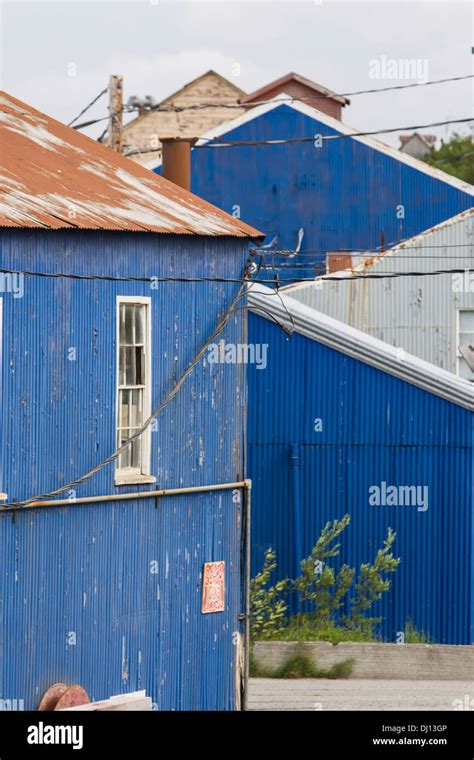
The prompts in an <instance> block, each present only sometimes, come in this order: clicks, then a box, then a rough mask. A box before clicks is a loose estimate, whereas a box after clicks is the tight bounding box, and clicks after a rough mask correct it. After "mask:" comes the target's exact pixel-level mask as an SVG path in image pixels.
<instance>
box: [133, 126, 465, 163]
mask: <svg viewBox="0 0 474 760" xmlns="http://www.w3.org/2000/svg"><path fill="white" fill-rule="evenodd" d="M473 120H474V117H473V116H467V117H464V118H462V119H450V120H448V121H436V122H432V123H431V124H416V125H415V126H410V127H388V128H387V129H373V130H371V131H370V132H348V133H347V134H341V133H338V134H335V135H317V136H316V135H312V136H311V137H283V138H276V139H272V140H225V141H224V140H223V141H222V142H213V140H214V138H207V137H199V138H197V139H198V140H207V142H204V143H202V144H201V145H193V147H192V150H198V149H202V148H237V147H241V146H247V147H254V146H262V145H287V144H291V143H306V142H315V141H316V140H317V139H321V140H341V139H342V138H347V137H370V136H371V135H384V134H388V133H390V132H402V131H406V130H416V129H427V128H429V127H442V126H445V125H446V124H465V123H466V122H470V121H473ZM342 126H344V125H342ZM161 151H162V148H147V149H146V150H144V151H143V152H145V153H161ZM137 153H140V151H139V150H129V151H127V152H126V153H124V154H123V155H124V156H126V157H128V156H134V155H136V154H137ZM427 166H430V164H427ZM433 168H436V167H433Z"/></svg>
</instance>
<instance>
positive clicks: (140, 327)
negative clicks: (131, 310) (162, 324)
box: [135, 305, 145, 343]
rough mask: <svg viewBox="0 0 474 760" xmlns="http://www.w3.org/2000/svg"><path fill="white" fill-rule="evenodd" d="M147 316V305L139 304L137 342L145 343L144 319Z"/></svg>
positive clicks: (137, 309)
mask: <svg viewBox="0 0 474 760" xmlns="http://www.w3.org/2000/svg"><path fill="white" fill-rule="evenodd" d="M144 318H145V306H142V305H140V306H137V308H136V309H135V343H144V342H145V340H144V330H143V320H144Z"/></svg>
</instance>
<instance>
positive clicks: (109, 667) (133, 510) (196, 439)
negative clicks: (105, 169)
mask: <svg viewBox="0 0 474 760" xmlns="http://www.w3.org/2000/svg"><path fill="white" fill-rule="evenodd" d="M246 250H247V246H246V244H245V242H244V241H238V240H227V241H226V240H221V241H211V240H207V241H203V240H198V239H189V238H184V237H183V238H179V237H174V238H171V237H164V236H163V237H161V236H158V235H154V236H153V237H152V236H150V235H142V234H140V233H138V234H136V233H134V234H128V233H118V234H113V233H112V234H110V233H94V232H90V233H88V232H73V233H67V232H66V233H62V232H36V231H35V232H33V233H32V232H27V231H15V232H14V231H8V232H4V233H3V234H2V266H4V267H12V268H15V269H25V268H28V269H30V270H37V271H56V272H58V271H67V272H75V273H81V274H91V273H93V274H100V275H112V276H156V277H160V276H170V275H171V276H174V275H176V276H184V277H195V276H200V275H203V276H211V277H214V276H215V277H239V276H240V275H241V271H242V267H243V265H244V262H245V260H246ZM237 288H238V284H236V283H181V284H179V283H163V284H159V285H158V286H157V289H156V290H151V289H150V287H149V284H148V283H137V282H135V283H133V282H103V281H102V282H91V281H77V280H66V279H57V280H56V279H43V278H29V277H25V293H24V297H23V298H19V299H14V298H12V296H11V295H8V294H4V295H3V346H2V404H1V414H2V418H1V436H2V438H1V447H2V449H1V450H2V457H1V459H2V462H3V475H2V482H1V483H0V490H2V491H5V492H7V493H8V497H9V500H13V499H22V498H25V497H31V496H32V495H35V494H36V493H38V492H42V491H47V490H50V489H52V488H54V487H56V486H58V485H61V484H63V483H67V482H68V481H69V480H71V479H73V478H75V477H77V476H79V475H82V474H83V473H85V472H86V471H88V470H89V469H90V468H91V467H92V466H94V465H95V464H97V462H99V461H101V460H102V459H104V458H105V457H106V456H108V455H109V454H110V453H111V452H112V451H113V450H114V448H115V424H116V421H115V394H116V388H115V383H116V368H115V329H116V328H115V320H116V296H117V295H119V294H120V295H149V296H151V299H152V307H151V308H152V353H153V367H152V384H153V392H152V395H153V398H152V406H155V405H157V403H158V401H159V400H162V399H163V398H164V397H165V396H166V394H167V393H168V392H169V390H170V389H171V387H172V386H173V385H174V383H175V382H176V380H177V379H178V378H179V377H180V375H181V374H182V372H183V371H184V369H185V368H186V367H187V366H188V364H189V362H190V361H191V359H192V358H193V357H194V355H195V353H196V352H197V350H198V349H199V348H200V347H201V345H202V343H203V342H204V341H205V339H206V338H207V337H208V336H209V335H210V334H211V333H212V331H213V330H214V328H215V326H216V324H217V322H218V321H219V319H220V317H222V315H223V314H224V312H225V310H226V308H227V306H228V305H229V303H230V301H231V300H232V298H233V296H234V294H235V292H236V290H237ZM244 322H245V317H244V312H242V311H237V312H236V313H235V316H233V317H232V318H231V320H230V322H229V323H228V325H227V326H226V328H225V330H224V333H223V335H222V337H223V338H225V339H226V340H229V341H233V342H241V341H242V334H243V329H244ZM71 346H74V347H76V349H77V360H76V361H68V359H67V352H68V349H69V348H70V347H71ZM244 399H245V373H244V368H243V366H242V365H225V366H223V365H215V364H214V365H209V364H204V363H202V362H201V363H200V364H199V366H198V367H197V368H196V369H195V370H194V371H193V373H192V376H191V377H190V378H188V380H187V381H186V383H185V385H184V387H183V388H182V389H181V391H180V393H179V395H178V396H177V397H176V398H175V399H174V400H173V401H172V402H171V404H170V405H169V406H168V407H167V408H166V410H165V411H164V412H163V413H162V415H161V416H160V417H159V418H158V423H157V426H156V431H154V432H152V433H151V472H152V474H153V475H155V476H156V478H157V485H158V486H159V487H161V488H167V487H178V486H190V485H203V484H210V483H226V482H233V481H235V480H238V479H240V478H241V477H242V476H243V421H242V420H243V417H242V406H243V403H244ZM113 475H114V470H113V466H109V467H107V468H106V469H105V470H102V471H101V472H100V473H98V474H97V475H96V476H94V477H93V478H92V479H91V480H89V481H88V482H87V483H85V484H84V485H82V486H81V487H80V488H78V489H77V496H78V497H80V496H87V495H91V496H93V495H101V494H108V493H126V492H128V491H137V490H147V489H148V488H150V486H137V485H134V486H128V487H122V488H116V487H115V486H114V480H113ZM66 496H67V494H66ZM240 509H241V507H240V506H239V505H235V504H233V502H232V497H231V494H230V493H229V494H225V493H219V494H214V495H213V494H210V495H205V496H198V495H197V496H182V497H176V498H173V499H171V498H166V499H163V500H162V501H161V502H160V503H159V504H157V505H155V504H154V502H152V501H148V500H145V501H139V502H137V503H134V502H118V503H115V504H114V503H111V504H102V505H94V506H80V505H77V506H75V507H71V508H67V509H62V508H61V509H57V508H48V509H46V510H38V511H37V512H35V513H32V512H28V513H20V514H15V516H14V517H12V516H11V515H6V514H5V515H3V516H2V517H1V519H0V536H1V540H2V546H3V548H4V573H3V574H2V581H1V584H2V587H1V592H0V604H1V617H0V657H1V660H2V666H3V667H2V670H1V677H2V682H1V683H0V695H1V696H2V697H3V698H15V697H16V698H22V699H25V707H28V708H33V707H35V706H36V702H37V697H38V695H41V692H42V689H43V687H45V686H48V685H50V684H51V683H52V682H54V681H58V680H61V679H62V678H65V679H66V680H67V681H68V682H70V681H71V680H77V681H79V682H80V683H81V684H82V685H83V686H84V687H85V688H86V689H88V690H90V693H91V696H92V697H93V698H95V699H100V698H105V697H108V696H110V695H111V694H113V693H117V692H127V691H133V690H135V689H138V688H146V690H147V692H148V693H149V694H151V696H152V698H153V701H154V702H155V703H156V704H157V705H158V706H159V708H160V709H178V708H189V709H215V708H216V707H219V708H221V709H231V708H233V707H235V704H236V702H235V675H234V668H235V652H236V648H235V647H234V646H233V645H232V634H233V632H234V631H236V630H240V626H241V625H242V623H241V622H239V621H238V615H239V613H240V612H241V611H242V609H241V598H240V552H241V541H240ZM219 559H225V560H226V581H227V587H228V588H227V593H228V596H227V611H226V612H225V613H219V614H215V615H202V614H201V613H200V599H201V581H200V573H201V570H202V563H203V562H204V561H212V560H219ZM151 560H156V561H157V562H158V565H159V571H158V575H151V574H150V567H149V563H150V561H151ZM71 630H72V631H76V632H77V644H76V646H75V647H68V646H67V641H66V636H67V632H68V631H71ZM13 642H15V644H13ZM122 647H123V650H122ZM122 671H123V673H126V672H128V676H127V678H125V676H122Z"/></svg>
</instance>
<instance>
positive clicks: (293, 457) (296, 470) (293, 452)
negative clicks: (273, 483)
mask: <svg viewBox="0 0 474 760" xmlns="http://www.w3.org/2000/svg"><path fill="white" fill-rule="evenodd" d="M290 464H291V490H292V496H293V499H292V502H293V551H294V553H295V557H294V567H295V578H297V577H298V575H299V572H300V562H301V560H302V559H303V535H302V532H301V496H300V447H299V446H297V445H296V444H293V445H292V446H291V448H290Z"/></svg>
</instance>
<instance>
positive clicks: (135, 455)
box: [130, 437, 142, 469]
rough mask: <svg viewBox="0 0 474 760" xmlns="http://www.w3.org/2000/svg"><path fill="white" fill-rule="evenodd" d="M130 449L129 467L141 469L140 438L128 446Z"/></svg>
mask: <svg viewBox="0 0 474 760" xmlns="http://www.w3.org/2000/svg"><path fill="white" fill-rule="evenodd" d="M130 448H131V467H138V468H139V469H141V466H142V459H141V437H140V438H136V439H135V440H134V441H133V443H131V444H130Z"/></svg>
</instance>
